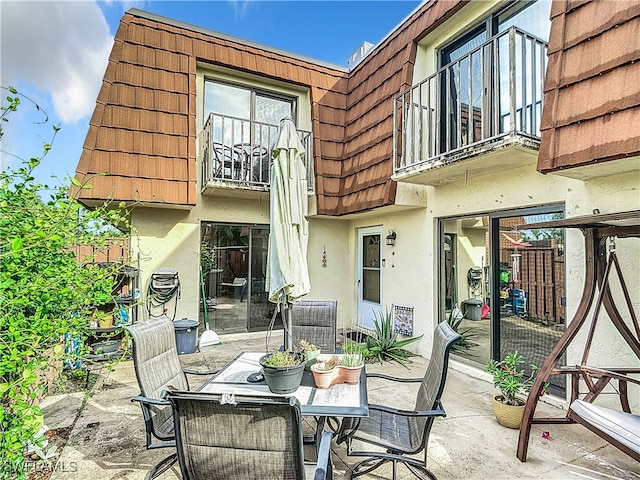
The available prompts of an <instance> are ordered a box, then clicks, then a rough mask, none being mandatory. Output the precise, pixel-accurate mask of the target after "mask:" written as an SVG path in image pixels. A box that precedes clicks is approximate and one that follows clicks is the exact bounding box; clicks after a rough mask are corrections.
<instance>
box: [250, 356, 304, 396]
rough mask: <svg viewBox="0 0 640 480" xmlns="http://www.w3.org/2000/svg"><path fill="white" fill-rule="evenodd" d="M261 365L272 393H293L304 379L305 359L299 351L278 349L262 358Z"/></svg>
mask: <svg viewBox="0 0 640 480" xmlns="http://www.w3.org/2000/svg"><path fill="white" fill-rule="evenodd" d="M260 365H261V366H262V371H263V372H264V379H265V381H266V382H267V386H268V387H269V390H271V392H272V393H277V394H284V393H293V392H295V391H296V390H297V389H298V387H299V386H300V382H301V381H302V375H303V374H304V366H305V359H304V355H302V354H300V353H298V352H284V351H277V352H274V353H268V354H266V355H264V356H263V357H262V358H260Z"/></svg>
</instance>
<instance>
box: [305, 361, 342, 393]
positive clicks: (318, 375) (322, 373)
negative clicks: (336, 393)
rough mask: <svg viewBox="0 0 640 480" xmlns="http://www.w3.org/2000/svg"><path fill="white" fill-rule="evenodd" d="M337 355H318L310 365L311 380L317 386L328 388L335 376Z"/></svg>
mask: <svg viewBox="0 0 640 480" xmlns="http://www.w3.org/2000/svg"><path fill="white" fill-rule="evenodd" d="M338 363H339V361H338V357H337V356H336V355H319V356H318V357H317V358H316V362H315V363H314V364H313V365H311V373H312V374H313V381H314V382H315V384H316V387H317V388H329V387H330V386H331V384H332V383H333V381H334V380H335V379H336V377H337V373H338V370H337V369H336V367H337V366H338Z"/></svg>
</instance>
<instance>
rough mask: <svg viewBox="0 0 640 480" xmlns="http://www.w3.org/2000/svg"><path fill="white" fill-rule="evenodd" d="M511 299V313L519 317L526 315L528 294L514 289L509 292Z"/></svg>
mask: <svg viewBox="0 0 640 480" xmlns="http://www.w3.org/2000/svg"><path fill="white" fill-rule="evenodd" d="M511 295H512V297H513V313H515V314H516V315H519V316H523V315H526V314H527V312H528V305H527V300H528V297H529V293H528V292H525V291H524V290H520V289H517V288H514V289H513V290H512V291H511Z"/></svg>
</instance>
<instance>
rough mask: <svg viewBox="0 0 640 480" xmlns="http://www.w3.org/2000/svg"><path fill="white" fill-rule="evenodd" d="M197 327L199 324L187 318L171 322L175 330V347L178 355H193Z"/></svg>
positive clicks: (196, 342) (196, 338)
mask: <svg viewBox="0 0 640 480" xmlns="http://www.w3.org/2000/svg"><path fill="white" fill-rule="evenodd" d="M199 325H200V322H198V321H196V320H191V319H189V318H183V319H181V320H176V321H175V322H173V326H174V328H175V329H176V347H177V348H178V355H182V354H185V353H193V352H195V351H196V345H197V344H198V326H199Z"/></svg>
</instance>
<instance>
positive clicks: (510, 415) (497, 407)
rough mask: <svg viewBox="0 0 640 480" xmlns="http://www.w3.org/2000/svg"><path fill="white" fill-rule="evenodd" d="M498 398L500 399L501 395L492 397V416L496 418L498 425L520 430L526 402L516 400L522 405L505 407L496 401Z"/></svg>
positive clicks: (505, 405)
mask: <svg viewBox="0 0 640 480" xmlns="http://www.w3.org/2000/svg"><path fill="white" fill-rule="evenodd" d="M499 398H502V395H500V394H498V395H494V396H493V414H494V415H495V416H496V420H498V423H499V424H500V425H502V426H504V427H508V428H520V424H521V423H522V415H523V414H524V407H525V403H526V402H525V401H524V400H523V399H521V398H518V400H519V401H520V402H521V403H522V405H517V406H515V405H507V404H505V403H502V402H501V401H500V400H498V399H499Z"/></svg>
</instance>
